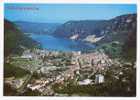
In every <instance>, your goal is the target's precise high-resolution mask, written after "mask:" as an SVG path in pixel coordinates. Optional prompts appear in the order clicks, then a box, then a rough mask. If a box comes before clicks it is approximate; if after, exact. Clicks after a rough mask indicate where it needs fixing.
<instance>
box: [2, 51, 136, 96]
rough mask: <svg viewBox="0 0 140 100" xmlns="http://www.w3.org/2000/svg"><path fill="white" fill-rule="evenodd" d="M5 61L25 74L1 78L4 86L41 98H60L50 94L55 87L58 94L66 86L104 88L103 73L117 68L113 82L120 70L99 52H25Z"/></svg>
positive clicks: (54, 93) (115, 62) (120, 72)
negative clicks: (102, 86)
mask: <svg viewBox="0 0 140 100" xmlns="http://www.w3.org/2000/svg"><path fill="white" fill-rule="evenodd" d="M6 61H7V63H10V64H12V65H14V66H16V67H20V68H21V69H23V70H26V71H27V72H28V73H27V74H26V75H24V76H23V77H20V78H15V77H9V78H5V81H4V82H5V83H6V84H9V85H10V86H11V87H12V88H14V89H15V90H16V91H17V93H18V94H23V93H24V92H25V93H26V91H32V92H34V91H37V92H38V93H39V94H41V95H48V96H52V95H56V96H61V95H62V96H64V95H65V94H61V93H57V92H55V91H54V90H55V89H54V86H56V84H58V86H59V87H58V89H60V90H61V88H62V87H63V86H67V85H68V84H69V83H70V82H72V83H73V84H74V85H78V86H86V85H96V84H104V83H105V82H106V81H105V80H106V77H105V76H106V72H107V71H108V70H109V69H111V68H112V66H113V65H115V66H119V67H120V68H119V70H116V71H115V72H114V76H113V75H112V76H113V77H114V78H115V79H117V80H119V75H122V74H123V72H122V71H121V69H124V67H122V64H121V63H120V61H118V59H111V58H110V57H109V56H107V55H106V54H105V53H104V52H103V51H102V50H100V51H96V52H93V53H81V52H80V51H78V52H76V51H73V52H60V51H48V50H46V49H45V50H41V49H33V50H29V49H27V50H25V51H24V52H23V54H22V55H21V56H11V57H9V59H8V60H6ZM125 65H127V66H129V65H130V66H132V64H131V63H128V62H125ZM134 68H135V66H134ZM113 69H115V68H113ZM127 69H128V68H127ZM123 81H126V79H123Z"/></svg>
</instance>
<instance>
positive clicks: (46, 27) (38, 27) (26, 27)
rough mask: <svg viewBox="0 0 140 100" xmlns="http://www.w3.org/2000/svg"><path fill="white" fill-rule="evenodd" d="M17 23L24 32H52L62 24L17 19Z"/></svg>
mask: <svg viewBox="0 0 140 100" xmlns="http://www.w3.org/2000/svg"><path fill="white" fill-rule="evenodd" d="M15 24H16V25H17V26H18V27H19V28H20V29H21V31H22V32H24V33H36V34H51V33H53V32H54V30H55V29H56V28H57V27H58V26H59V25H60V24H59V23H36V22H26V21H16V22H15Z"/></svg>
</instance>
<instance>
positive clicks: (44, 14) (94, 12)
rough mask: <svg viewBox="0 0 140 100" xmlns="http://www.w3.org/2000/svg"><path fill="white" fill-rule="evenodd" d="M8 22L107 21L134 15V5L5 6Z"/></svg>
mask: <svg viewBox="0 0 140 100" xmlns="http://www.w3.org/2000/svg"><path fill="white" fill-rule="evenodd" d="M4 9H5V10H4V17H5V18H6V19H8V20H10V21H28V22H45V23H64V22H66V21H69V20H108V19H111V18H114V17H116V16H120V15H123V14H131V13H136V12H137V8H136V5H135V4H8V3H7V4H5V6H4Z"/></svg>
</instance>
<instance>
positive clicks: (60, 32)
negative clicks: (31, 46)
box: [53, 14, 136, 43]
mask: <svg viewBox="0 0 140 100" xmlns="http://www.w3.org/2000/svg"><path fill="white" fill-rule="evenodd" d="M135 28H136V14H126V15H121V16H118V17H115V18H113V19H110V20H81V21H68V22H66V23H64V24H63V25H61V26H59V27H58V28H57V29H56V31H55V32H54V33H53V34H54V35H55V36H59V37H63V38H69V39H77V40H82V41H87V42H93V43H99V42H100V43H104V42H111V41H113V40H119V41H122V40H124V38H126V35H127V34H128V33H130V32H131V31H134V30H136V29H135ZM73 37H75V38H73ZM120 37H121V38H120Z"/></svg>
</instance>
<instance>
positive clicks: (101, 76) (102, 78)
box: [95, 74, 104, 84]
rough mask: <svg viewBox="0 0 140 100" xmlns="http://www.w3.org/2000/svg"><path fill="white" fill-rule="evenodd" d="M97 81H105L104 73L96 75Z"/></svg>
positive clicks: (98, 82) (97, 82)
mask: <svg viewBox="0 0 140 100" xmlns="http://www.w3.org/2000/svg"><path fill="white" fill-rule="evenodd" d="M95 83H96V84H100V83H104V76H103V75H102V74H98V75H95Z"/></svg>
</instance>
